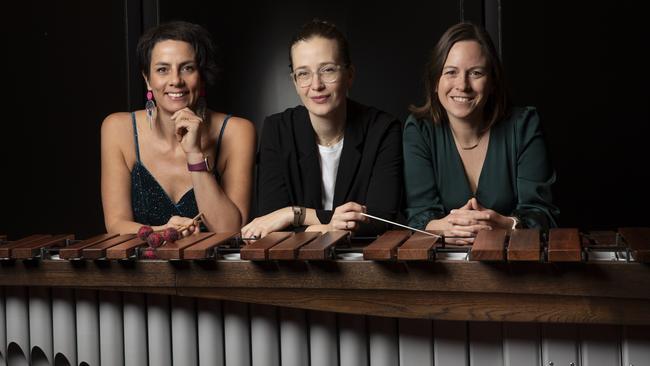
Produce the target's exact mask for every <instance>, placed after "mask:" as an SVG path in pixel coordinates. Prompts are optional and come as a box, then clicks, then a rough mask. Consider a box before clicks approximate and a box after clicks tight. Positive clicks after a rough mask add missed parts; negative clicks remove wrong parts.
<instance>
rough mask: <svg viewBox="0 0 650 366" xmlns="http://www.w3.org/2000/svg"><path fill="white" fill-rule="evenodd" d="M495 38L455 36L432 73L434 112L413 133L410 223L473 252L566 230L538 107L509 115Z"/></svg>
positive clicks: (440, 47)
mask: <svg viewBox="0 0 650 366" xmlns="http://www.w3.org/2000/svg"><path fill="white" fill-rule="evenodd" d="M502 74H503V72H502V66H501V62H500V60H499V57H498V56H497V52H496V49H495V47H494V44H493V43H492V41H491V40H490V37H489V35H488V34H487V32H485V30H483V29H481V28H479V27H477V26H475V25H473V24H469V23H460V24H457V25H454V26H452V27H451V28H449V29H448V30H447V31H446V32H445V33H444V34H443V35H442V37H441V38H440V40H439V41H438V44H437V45H436V47H435V48H434V50H433V52H432V57H431V60H430V62H429V64H428V65H427V74H426V75H427V76H426V78H425V85H426V94H427V95H426V97H427V99H426V104H425V105H424V106H422V107H411V112H412V114H411V115H410V116H409V118H408V119H407V121H406V124H405V127H404V168H405V181H406V205H407V208H406V214H407V217H408V221H409V224H410V225H411V226H413V227H416V228H420V229H424V228H425V229H427V230H439V231H443V232H444V234H445V235H447V236H454V237H457V239H452V240H449V241H452V242H455V243H459V244H470V243H472V242H473V241H474V237H475V236H476V233H477V232H478V231H480V230H491V229H496V228H503V229H510V228H515V227H531V228H541V229H547V228H549V227H554V226H556V217H557V215H558V214H559V211H558V209H557V208H556V207H555V206H553V204H552V203H551V184H552V183H553V182H554V181H555V173H554V171H553V169H552V167H551V166H550V164H549V162H548V160H547V154H546V147H545V144H544V139H543V136H542V132H541V128H540V123H539V117H538V115H537V112H536V110H535V108H532V107H526V108H509V106H508V103H507V95H506V91H505V85H504V84H505V83H504V80H503V77H502Z"/></svg>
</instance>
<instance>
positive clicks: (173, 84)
mask: <svg viewBox="0 0 650 366" xmlns="http://www.w3.org/2000/svg"><path fill="white" fill-rule="evenodd" d="M145 81H146V83H147V88H148V89H149V90H151V91H152V92H153V95H154V99H155V100H156V104H157V105H158V110H159V111H160V112H162V113H164V114H167V115H172V114H174V112H176V111H178V110H181V109H183V108H185V107H190V108H191V107H193V106H194V105H195V104H196V101H197V100H198V98H199V92H200V90H201V76H200V73H199V69H198V65H197V64H196V60H195V57H194V49H193V48H192V46H191V45H190V44H189V43H187V42H183V41H174V40H165V41H161V42H158V43H156V45H155V46H154V48H153V50H152V51H151V64H150V67H149V79H148V80H147V78H146V77H145Z"/></svg>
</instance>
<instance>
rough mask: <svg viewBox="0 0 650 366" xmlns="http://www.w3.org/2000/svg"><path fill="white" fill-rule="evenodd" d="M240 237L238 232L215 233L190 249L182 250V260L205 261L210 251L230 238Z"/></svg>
mask: <svg viewBox="0 0 650 366" xmlns="http://www.w3.org/2000/svg"><path fill="white" fill-rule="evenodd" d="M237 235H240V233H238V232H232V233H215V234H214V235H212V236H210V237H208V238H207V239H205V240H202V241H200V242H198V243H196V244H194V245H192V246H190V247H187V248H185V249H184V250H183V253H182V255H183V258H184V259H206V258H208V256H209V254H210V250H211V249H212V248H214V247H217V246H219V245H221V244H223V243H225V242H227V241H229V240H231V239H232V238H234V237H236V236H237Z"/></svg>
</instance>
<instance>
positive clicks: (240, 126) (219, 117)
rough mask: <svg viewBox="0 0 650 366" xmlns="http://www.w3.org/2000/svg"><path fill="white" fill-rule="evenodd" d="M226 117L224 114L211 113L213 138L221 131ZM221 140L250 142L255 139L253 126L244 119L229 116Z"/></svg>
mask: <svg viewBox="0 0 650 366" xmlns="http://www.w3.org/2000/svg"><path fill="white" fill-rule="evenodd" d="M226 117H227V115H226V114H224V113H219V112H215V113H213V118H212V121H211V122H212V125H213V126H214V128H213V129H212V130H213V134H214V135H213V136H214V137H215V138H218V137H219V134H220V133H221V131H222V127H223V123H224V122H225V119H226ZM222 139H223V140H229V139H238V140H240V139H241V140H244V141H246V140H250V139H255V125H254V124H253V122H251V121H249V120H247V119H246V118H242V117H236V116H231V117H230V118H228V122H227V123H226V127H225V128H224V129H223V137H222Z"/></svg>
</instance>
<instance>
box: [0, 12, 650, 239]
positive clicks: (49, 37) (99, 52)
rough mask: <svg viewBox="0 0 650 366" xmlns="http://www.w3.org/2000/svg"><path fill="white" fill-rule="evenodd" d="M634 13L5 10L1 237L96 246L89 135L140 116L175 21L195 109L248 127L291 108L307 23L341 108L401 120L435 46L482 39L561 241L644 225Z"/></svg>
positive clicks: (644, 130) (94, 144)
mask: <svg viewBox="0 0 650 366" xmlns="http://www.w3.org/2000/svg"><path fill="white" fill-rule="evenodd" d="M639 4H641V3H637V2H633V1H627V0H625V1H615V2H606V3H592V2H589V3H587V2H585V3H584V4H575V3H573V5H570V7H568V6H569V5H568V3H567V2H563V3H562V4H557V3H554V2H546V1H542V0H534V1H523V2H522V1H514V0H484V1H476V0H456V1H437V2H430V3H428V4H423V3H421V2H417V1H412V0H403V1H399V2H396V3H394V4H392V5H391V6H387V7H382V6H379V5H377V4H376V3H375V4H370V3H367V4H365V3H358V4H349V2H346V1H342V0H332V1H329V2H328V5H325V4H322V3H313V4H312V3H307V2H298V1H289V2H283V3H271V2H268V3H254V2H246V1H238V2H223V3H217V2H201V1H198V0H185V1H183V2H182V3H179V2H173V1H169V0H122V1H106V0H104V1H94V2H87V1H80V0H69V1H65V2H47V1H24V2H20V3H15V4H13V5H12V10H11V11H6V12H3V13H5V14H4V15H5V18H6V21H3V22H2V31H3V38H4V39H5V42H3V49H4V52H3V55H4V57H3V58H4V60H5V63H4V64H5V67H4V69H3V70H4V73H3V74H2V75H3V76H4V77H3V78H2V81H4V85H3V87H4V93H2V94H3V95H4V97H3V98H2V100H3V102H2V105H3V107H4V108H3V111H4V113H3V115H2V117H0V118H1V120H2V128H1V129H0V131H1V132H0V181H1V182H2V188H1V189H0V192H1V195H2V196H1V197H2V202H1V203H0V205H1V206H0V207H2V219H1V220H0V234H7V235H9V238H10V239H15V238H19V237H22V236H26V235H29V234H35V233H51V234H55V233H74V234H77V237H79V238H85V237H88V236H91V235H95V234H98V233H101V232H103V231H104V225H103V216H102V208H101V197H100V146H99V142H100V126H101V122H102V120H103V119H104V117H106V116H107V115H108V114H110V113H112V112H116V111H128V110H133V109H140V108H143V105H144V88H143V82H142V79H141V77H140V75H139V71H138V68H137V64H136V62H135V58H134V54H133V53H134V48H135V43H136V42H137V39H138V37H139V35H140V34H141V32H142V30H143V29H146V28H148V27H150V26H152V25H155V24H157V23H158V22H163V21H167V20H175V19H182V20H188V21H192V22H196V23H199V24H202V25H204V26H205V27H206V28H208V29H209V30H210V31H211V32H212V34H213V35H214V37H215V40H216V41H217V43H218V45H219V46H220V48H221V51H222V52H221V61H222V64H223V67H224V69H225V74H224V77H223V79H222V80H221V81H220V82H219V84H218V85H217V86H215V87H213V88H211V89H209V90H208V98H209V104H210V105H211V107H212V108H214V109H218V110H220V111H225V112H231V113H234V114H236V115H239V116H243V117H245V118H248V119H250V120H252V121H253V122H255V123H256V125H257V126H258V127H260V124H261V122H262V120H263V118H264V116H265V115H268V114H271V113H275V112H278V111H281V110H283V109H285V108H287V107H290V106H295V105H296V104H298V98H297V97H296V96H295V92H294V90H293V86H292V85H291V83H290V81H289V79H288V76H287V74H288V71H289V69H288V66H287V65H288V45H287V43H288V42H289V39H290V37H291V35H292V33H293V32H294V31H295V30H296V29H297V27H298V26H299V25H300V24H302V23H304V22H305V21H307V20H309V19H311V18H313V17H320V18H323V19H327V20H331V21H333V22H335V23H336V24H337V25H338V26H339V27H340V28H341V29H342V30H343V31H344V32H345V33H346V35H347V36H348V37H349V40H350V44H351V51H352V59H353V62H354V63H355V65H356V67H357V78H356V80H355V85H354V86H353V88H352V91H351V97H352V98H354V99H356V100H358V101H360V102H362V103H364V104H369V105H374V106H377V107H379V108H381V109H384V110H386V111H388V112H390V113H392V114H394V115H396V116H398V117H399V118H400V119H402V120H404V119H405V118H406V116H407V106H408V105H409V104H411V103H415V104H420V103H421V102H422V100H423V91H422V83H421V81H420V80H421V77H422V74H423V68H424V63H425V62H426V57H427V53H428V51H429V50H430V49H431V48H432V47H433V46H434V44H435V42H436V41H437V39H438V38H439V37H440V35H441V34H442V32H443V31H444V30H445V29H446V28H447V27H448V26H450V25H452V24H454V23H456V22H458V21H461V20H471V21H473V22H476V23H479V24H482V25H484V26H486V28H487V29H488V30H489V31H490V33H491V34H492V36H493V38H494V40H495V41H496V43H498V45H499V48H500V50H501V53H502V58H503V62H504V64H505V67H506V72H507V76H508V79H509V81H510V89H511V93H512V96H513V100H514V102H515V104H518V105H534V106H537V107H538V109H539V113H540V115H541V118H542V123H543V128H544V131H545V134H546V139H547V144H548V147H549V151H550V154H551V159H552V161H553V163H554V166H555V168H556V170H557V173H558V182H557V183H556V185H555V187H554V191H555V198H556V200H555V201H556V203H557V204H558V205H559V206H560V208H561V211H562V215H561V218H560V224H561V226H565V227H578V228H581V229H610V228H616V227H621V226H648V225H650V222H649V221H650V220H649V217H648V214H647V209H646V208H647V207H648V205H649V203H650V200H649V199H648V194H647V187H648V180H649V179H648V178H649V174H648V167H647V165H648V163H647V162H646V160H647V158H648V156H649V154H648V147H649V146H650V143H649V142H648V136H649V134H648V132H649V127H648V123H649V122H650V120H649V117H648V112H647V109H648V105H649V102H650V91H649V90H650V89H649V88H650V83H649V82H650V60H648V56H646V55H645V54H647V53H648V51H650V49H649V47H648V45H649V44H650V29H649V28H648V27H647V22H648V20H647V19H644V18H643V14H644V12H643V11H642V10H641V9H640V8H639V7H640V6H641V5H639Z"/></svg>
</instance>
